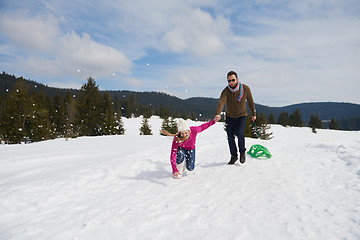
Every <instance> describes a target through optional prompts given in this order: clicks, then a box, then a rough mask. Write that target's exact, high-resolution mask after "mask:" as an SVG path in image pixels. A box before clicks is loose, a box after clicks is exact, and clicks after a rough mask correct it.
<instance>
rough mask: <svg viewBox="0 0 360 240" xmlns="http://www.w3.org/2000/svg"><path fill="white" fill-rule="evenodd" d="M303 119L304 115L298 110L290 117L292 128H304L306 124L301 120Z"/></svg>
mask: <svg viewBox="0 0 360 240" xmlns="http://www.w3.org/2000/svg"><path fill="white" fill-rule="evenodd" d="M301 118H302V114H301V112H300V110H299V109H296V111H295V112H293V113H292V114H291V115H290V123H291V126H295V127H303V126H304V124H303V121H302V120H301Z"/></svg>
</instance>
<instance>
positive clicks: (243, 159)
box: [240, 152, 246, 163]
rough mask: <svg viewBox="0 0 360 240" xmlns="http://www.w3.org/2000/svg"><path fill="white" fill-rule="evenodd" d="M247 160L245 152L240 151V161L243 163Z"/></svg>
mask: <svg viewBox="0 0 360 240" xmlns="http://www.w3.org/2000/svg"><path fill="white" fill-rule="evenodd" d="M245 160H246V158H245V153H244V152H243V153H240V162H241V163H245Z"/></svg>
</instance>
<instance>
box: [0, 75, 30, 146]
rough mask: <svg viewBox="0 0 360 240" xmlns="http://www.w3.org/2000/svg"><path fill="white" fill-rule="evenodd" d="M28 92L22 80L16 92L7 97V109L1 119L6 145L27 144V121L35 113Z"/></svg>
mask: <svg viewBox="0 0 360 240" xmlns="http://www.w3.org/2000/svg"><path fill="white" fill-rule="evenodd" d="M27 91H28V86H27V84H26V83H25V82H24V80H23V78H20V79H19V80H18V81H17V82H16V83H15V87H14V90H13V91H11V92H10V93H9V95H7V97H6V100H5V106H6V107H5V109H4V114H3V117H2V118H1V126H2V135H3V140H4V141H5V142H6V143H13V144H16V143H21V142H27V140H26V139H27V131H26V129H25V127H26V121H27V120H28V118H29V117H31V116H32V114H33V112H34V110H33V106H32V102H31V101H30V98H29V96H28V93H27Z"/></svg>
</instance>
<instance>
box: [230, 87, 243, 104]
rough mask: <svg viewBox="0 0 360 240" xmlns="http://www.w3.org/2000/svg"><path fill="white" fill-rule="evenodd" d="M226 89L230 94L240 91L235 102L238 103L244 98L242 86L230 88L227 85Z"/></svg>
mask: <svg viewBox="0 0 360 240" xmlns="http://www.w3.org/2000/svg"><path fill="white" fill-rule="evenodd" d="M228 88H229V90H230V91H231V92H232V93H236V92H237V91H239V90H240V94H239V97H238V99H237V100H238V101H239V102H240V101H241V99H242V97H243V96H244V88H243V85H242V84H241V83H238V84H237V85H236V87H235V88H231V87H230V85H228Z"/></svg>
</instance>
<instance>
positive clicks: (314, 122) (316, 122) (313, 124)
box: [309, 114, 322, 133]
mask: <svg viewBox="0 0 360 240" xmlns="http://www.w3.org/2000/svg"><path fill="white" fill-rule="evenodd" d="M309 127H310V128H311V129H312V132H313V133H317V131H316V129H317V128H319V129H321V128H322V122H321V120H320V118H319V116H318V115H314V114H311V117H310V121H309Z"/></svg>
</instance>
